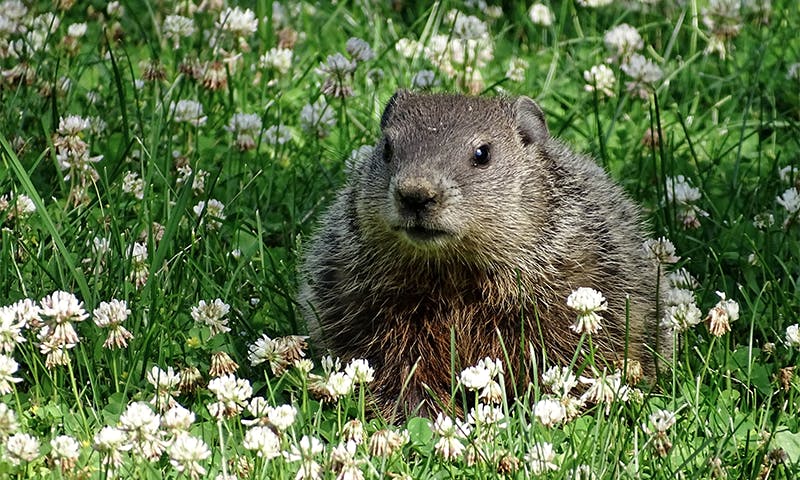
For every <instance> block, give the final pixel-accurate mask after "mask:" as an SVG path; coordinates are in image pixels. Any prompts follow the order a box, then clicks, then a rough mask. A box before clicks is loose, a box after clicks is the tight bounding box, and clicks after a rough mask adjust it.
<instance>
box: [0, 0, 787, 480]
mask: <svg viewBox="0 0 800 480" xmlns="http://www.w3.org/2000/svg"><path fill="white" fill-rule="evenodd" d="M487 3H488V2H484V1H482V0H470V1H465V2H455V1H452V2H448V1H443V2H439V3H432V4H429V3H428V2H413V1H403V0H399V1H393V2H368V1H339V2H330V3H329V2H277V1H274V2H273V1H269V0H255V1H254V2H242V4H241V5H236V4H234V2H230V4H229V3H228V2H225V1H224V0H203V1H202V2H201V1H194V0H177V1H173V0H163V1H159V2H150V1H147V0H141V1H140V0H131V1H125V2H120V1H113V2H110V3H106V2H104V1H99V0H97V1H94V0H93V1H89V2H80V1H77V2H76V1H74V0H55V1H22V0H2V1H1V2H0V72H2V75H0V236H1V237H2V246H0V307H1V308H0V475H1V476H3V477H12V478H13V477H17V478H117V477H118V478H216V479H220V480H227V479H234V478H242V479H245V478H295V479H301V478H336V479H361V478H397V479H399V478H495V477H508V478H520V479H521V478H532V477H533V478H538V477H541V478H554V479H561V478H570V479H590V478H597V479H602V478H660V479H661V478H663V479H672V478H749V479H757V478H759V479H765V478H797V476H798V475H800V417H799V416H798V411H800V381H799V380H798V378H797V376H796V375H795V368H796V365H797V362H798V358H799V357H800V354H798V350H800V332H799V331H798V325H797V323H798V313H799V312H800V282H799V280H800V235H798V232H800V230H798V229H799V228H800V225H798V223H800V222H799V221H798V215H800V214H799V213H798V212H799V211H800V174H799V171H798V168H800V167H798V165H799V164H800V141H799V140H798V139H800V36H798V35H797V32H798V31H800V11H799V10H798V8H797V2H796V0H772V1H769V0H766V1H759V0H680V1H666V0H613V1H612V0H565V1H557V0H553V1H550V2H543V3H536V4H525V3H521V2H520V3H517V2H503V3H502V5H492V4H487ZM398 88H407V89H413V90H433V91H456V92H464V93H470V94H482V95H501V94H507V95H521V94H524V95H528V96H531V97H533V98H535V99H536V100H537V102H539V104H540V105H541V106H542V108H543V109H544V111H545V113H546V116H547V119H548V123H549V126H550V130H551V132H552V133H553V134H554V135H555V136H557V137H559V138H561V139H563V140H564V141H565V142H567V143H569V144H571V145H572V146H573V147H574V148H575V149H576V150H578V151H584V152H588V153H590V154H591V155H593V156H594V157H595V158H596V159H597V161H598V162H599V163H600V164H601V165H603V166H604V167H605V168H607V169H608V170H609V171H610V172H611V174H612V176H613V177H614V178H615V179H616V180H617V181H619V182H620V183H621V184H622V185H623V186H624V187H625V189H626V190H627V192H629V193H630V195H631V196H632V197H633V198H635V199H636V200H637V201H638V202H639V203H640V204H641V205H642V206H643V208H644V210H645V212H646V216H647V219H648V222H649V225H650V226H651V228H652V234H653V239H654V240H652V241H650V242H648V243H647V244H646V245H644V246H643V248H647V249H648V250H649V251H650V252H651V253H652V254H653V261H657V262H660V264H661V265H662V266H663V268H664V271H665V272H667V273H668V276H667V279H668V282H669V293H668V295H667V296H666V298H665V301H664V305H662V310H663V320H662V321H663V322H664V325H666V326H668V327H669V328H671V329H673V331H674V338H675V348H674V358H673V360H672V362H671V364H670V365H668V366H666V368H664V369H663V372H662V375H661V376H660V377H659V378H658V379H657V381H656V382H654V383H651V382H647V381H638V382H637V380H638V379H637V378H636V377H637V375H636V372H630V371H629V372H620V371H614V372H612V371H599V370H597V369H593V368H592V366H587V365H571V366H566V367H565V368H562V366H556V365H550V364H548V363H547V360H546V356H544V355H541V352H537V353H535V354H534V357H535V358H537V359H540V360H539V361H537V362H535V363H534V364H532V365H529V366H527V368H531V369H536V371H538V372H540V373H541V374H542V375H541V378H542V379H541V381H540V382H535V383H534V384H531V385H518V386H517V387H518V388H517V397H516V400H514V401H512V400H509V395H507V393H510V392H506V391H505V389H504V387H503V384H504V382H503V380H502V379H503V378H504V377H506V376H508V375H514V372H510V371H508V369H507V368H505V367H504V366H503V365H504V364H505V363H506V362H505V361H504V360H505V359H492V358H487V359H484V360H482V361H481V362H479V363H478V364H476V365H472V366H464V367H465V368H464V369H463V371H458V372H454V378H455V380H456V381H455V384H454V385H453V389H454V391H455V392H457V395H455V396H454V398H457V399H459V401H461V402H463V405H466V406H467V408H465V409H464V410H465V411H464V413H463V414H460V413H458V412H457V411H456V410H453V409H451V408H448V406H443V408H442V413H441V414H440V415H439V416H438V417H437V418H433V419H425V418H410V419H408V420H406V421H403V422H402V423H399V424H392V423H389V422H385V421H384V420H382V419H380V418H376V417H375V416H374V415H373V414H372V413H371V411H370V408H369V404H370V381H371V380H372V379H373V378H374V377H375V376H379V375H381V374H382V372H380V371H376V370H374V369H373V368H372V367H371V366H370V365H369V363H368V361H366V360H365V359H335V358H330V357H325V356H324V353H325V352H321V351H318V349H317V350H315V349H314V345H308V341H307V339H306V338H305V336H304V335H305V333H306V329H305V325H304V323H303V320H302V319H301V318H300V315H299V310H298V306H297V304H296V302H295V300H294V298H295V292H296V285H297V274H296V264H297V261H298V256H299V252H301V251H302V248H303V242H304V239H306V238H307V237H308V235H309V234H310V232H311V231H312V229H313V226H314V224H315V220H316V219H317V218H319V216H320V214H321V212H322V211H323V210H324V208H325V207H326V206H327V205H328V204H329V202H330V200H331V198H332V195H333V193H334V192H335V190H336V188H337V187H338V186H339V185H341V183H342V181H343V179H344V175H345V171H346V166H347V165H348V163H349V162H350V161H351V159H352V158H354V157H355V156H359V155H366V154H369V151H370V149H371V145H373V144H374V143H375V142H376V140H377V136H378V130H379V129H378V120H379V117H380V113H381V111H382V108H383V105H384V104H385V102H386V101H387V100H388V99H389V97H390V96H391V95H392V93H393V92H394V91H395V90H396V89H398ZM600 293H602V292H600ZM564 301H565V302H567V301H568V299H567V298H565V299H564ZM569 301H570V302H571V304H572V305H575V306H576V309H577V311H576V325H585V324H590V325H591V326H592V327H591V329H590V330H589V331H585V330H584V331H582V332H581V333H582V334H583V335H592V334H593V331H592V329H596V328H598V326H599V328H602V321H603V320H602V299H601V298H599V297H597V292H589V291H576V293H575V296H574V297H573V296H571V297H570V299H569ZM576 329H577V328H576ZM459 333H460V332H453V335H454V336H458V335H459ZM575 334H576V335H577V334H578V333H575ZM588 343H589V342H584V343H583V344H584V345H586V344H588ZM578 385H580V387H578ZM576 387H577V388H576ZM470 406H471V407H470Z"/></svg>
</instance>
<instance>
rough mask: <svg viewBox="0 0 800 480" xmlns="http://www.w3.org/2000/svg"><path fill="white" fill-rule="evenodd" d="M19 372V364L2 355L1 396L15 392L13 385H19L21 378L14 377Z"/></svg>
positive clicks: (0, 363) (0, 369)
mask: <svg viewBox="0 0 800 480" xmlns="http://www.w3.org/2000/svg"><path fill="white" fill-rule="evenodd" d="M17 370H19V364H17V361H16V360H14V359H13V358H11V357H9V356H8V355H4V354H0V395H5V394H7V393H11V392H13V391H14V389H13V387H12V386H11V384H12V383H19V382H21V381H22V379H21V378H17V377H15V376H14V374H15V373H17Z"/></svg>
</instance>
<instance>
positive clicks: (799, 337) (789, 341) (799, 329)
mask: <svg viewBox="0 0 800 480" xmlns="http://www.w3.org/2000/svg"><path fill="white" fill-rule="evenodd" d="M786 346H788V347H790V348H800V326H798V324H796V323H795V324H794V325H789V326H788V327H786Z"/></svg>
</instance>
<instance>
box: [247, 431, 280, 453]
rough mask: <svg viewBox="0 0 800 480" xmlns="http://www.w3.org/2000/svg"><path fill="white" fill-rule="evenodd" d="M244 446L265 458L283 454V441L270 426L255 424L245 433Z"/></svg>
mask: <svg viewBox="0 0 800 480" xmlns="http://www.w3.org/2000/svg"><path fill="white" fill-rule="evenodd" d="M242 446H243V447H244V448H245V449H247V450H252V451H254V452H255V453H256V456H258V457H260V458H263V459H265V460H270V459H272V458H275V457H278V456H280V454H281V441H280V439H279V438H278V436H277V435H275V432H273V431H272V429H271V428H269V427H262V426H255V427H253V428H251V429H250V430H248V431H247V432H246V433H245V434H244V440H243V442H242Z"/></svg>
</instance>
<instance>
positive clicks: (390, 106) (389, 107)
mask: <svg viewBox="0 0 800 480" xmlns="http://www.w3.org/2000/svg"><path fill="white" fill-rule="evenodd" d="M406 95H408V92H407V91H405V90H398V91H396V92H394V95H392V98H390V99H389V101H388V102H386V107H385V108H384V109H383V114H382V115H381V129H383V128H386V124H387V123H389V119H390V118H392V111H394V107H395V106H396V105H397V103H398V102H399V101H400V100H401V99H403V97H405V96H406Z"/></svg>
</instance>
